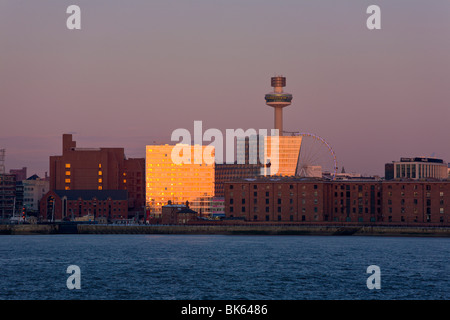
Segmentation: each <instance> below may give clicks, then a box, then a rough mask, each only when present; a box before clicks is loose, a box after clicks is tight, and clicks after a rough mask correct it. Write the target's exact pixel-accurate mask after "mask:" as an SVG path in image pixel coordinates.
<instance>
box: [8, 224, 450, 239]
mask: <svg viewBox="0 0 450 320" xmlns="http://www.w3.org/2000/svg"><path fill="white" fill-rule="evenodd" d="M38 234H80V235H81V234H208V235H211V234H217V235H321V236H323V235H329V236H351V235H353V236H416V237H450V227H448V226H391V225H389V226H383V225H331V224H327V225H325V224H322V225H320V224H317V225H299V224H297V225H296V224H284V225H283V224H277V225H268V224H251V223H248V224H218V223H203V224H189V225H138V224H136V225H115V224H104V225H102V224H76V223H54V224H19V225H11V224H9V225H0V235H38Z"/></svg>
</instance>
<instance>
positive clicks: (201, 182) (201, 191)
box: [145, 145, 214, 216]
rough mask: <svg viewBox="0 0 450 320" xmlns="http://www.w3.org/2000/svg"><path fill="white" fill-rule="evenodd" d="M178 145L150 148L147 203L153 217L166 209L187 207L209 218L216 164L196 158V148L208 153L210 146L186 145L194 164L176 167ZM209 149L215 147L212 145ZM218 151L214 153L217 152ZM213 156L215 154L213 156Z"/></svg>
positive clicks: (147, 164)
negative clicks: (180, 206)
mask: <svg viewBox="0 0 450 320" xmlns="http://www.w3.org/2000/svg"><path fill="white" fill-rule="evenodd" d="M174 147H175V146H174V145H148V146H146V165H145V166H146V169H145V172H146V174H145V175H146V204H147V207H148V208H149V209H150V214H152V215H156V216H158V215H160V214H161V211H162V206H163V205H166V204H167V203H168V201H171V202H172V204H185V203H186V201H189V207H190V208H191V209H192V210H194V211H197V212H198V213H199V214H201V215H208V214H210V213H211V209H212V202H211V201H212V198H213V197H214V164H208V163H206V162H205V161H204V159H202V160H201V161H198V160H197V159H198V158H195V161H194V151H195V148H201V150H202V154H204V151H205V148H206V147H207V146H186V149H184V150H189V149H190V151H191V156H190V159H191V160H192V161H191V162H190V163H182V164H176V163H174V161H172V149H173V148H174ZM209 148H211V147H210V146H209ZM213 152H214V151H213ZM212 155H213V153H212Z"/></svg>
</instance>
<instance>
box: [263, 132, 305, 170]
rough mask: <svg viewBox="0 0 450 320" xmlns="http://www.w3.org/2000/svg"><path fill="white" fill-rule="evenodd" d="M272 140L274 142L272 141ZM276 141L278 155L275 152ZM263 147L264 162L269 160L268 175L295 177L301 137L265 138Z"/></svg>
mask: <svg viewBox="0 0 450 320" xmlns="http://www.w3.org/2000/svg"><path fill="white" fill-rule="evenodd" d="M272 139H274V141H272ZM277 139H278V153H277V151H276V144H277V143H276V140H277ZM264 145H265V148H266V151H265V153H264V156H265V157H266V158H265V162H264V163H267V161H268V159H270V163H271V166H270V171H269V172H268V173H267V174H268V175H279V176H295V174H296V171H297V165H298V157H299V154H300V147H301V145H302V137H301V136H279V137H275V138H273V137H271V136H267V137H265V141H264ZM272 149H273V151H272Z"/></svg>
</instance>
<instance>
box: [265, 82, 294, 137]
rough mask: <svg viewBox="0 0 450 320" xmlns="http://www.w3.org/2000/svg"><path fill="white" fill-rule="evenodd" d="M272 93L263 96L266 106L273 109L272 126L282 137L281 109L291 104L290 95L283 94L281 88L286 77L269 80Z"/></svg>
mask: <svg viewBox="0 0 450 320" xmlns="http://www.w3.org/2000/svg"><path fill="white" fill-rule="evenodd" d="M271 86H272V87H273V89H274V90H273V92H271V93H268V94H266V95H265V99H266V104H267V105H268V106H271V107H272V108H274V116H275V119H274V126H275V129H278V135H279V136H282V135H283V108H284V107H287V106H289V105H290V104H291V101H292V94H290V93H284V92H283V87H285V86H286V77H283V76H275V77H272V78H271Z"/></svg>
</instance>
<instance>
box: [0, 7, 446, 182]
mask: <svg viewBox="0 0 450 320" xmlns="http://www.w3.org/2000/svg"><path fill="white" fill-rule="evenodd" d="M72 4H76V5H78V6H80V8H81V30H68V29H67V27H66V20H67V18H68V17H69V14H67V13H66V9H67V7H68V6H69V5H72ZM372 4H375V5H379V6H380V8H381V30H369V29H368V28H367V27H366V20H367V18H368V17H369V16H370V15H369V14H367V13H366V9H367V7H368V6H369V5H372ZM274 75H283V76H285V77H286V78H287V86H286V88H285V91H286V92H289V93H291V94H292V95H293V97H294V98H293V101H292V105H291V106H290V107H288V108H286V109H285V110H284V128H285V130H288V131H301V132H310V133H313V134H316V135H318V136H320V137H322V138H324V139H325V140H326V141H327V142H328V143H329V144H330V145H331V146H332V147H333V149H334V151H335V153H336V156H337V159H338V164H339V167H340V168H342V166H344V167H345V170H346V171H347V172H356V173H363V174H377V175H382V176H383V175H384V164H385V163H387V162H391V161H393V160H398V159H399V158H400V157H414V156H432V155H433V156H435V157H438V158H442V159H444V160H445V161H450V144H449V140H450V126H449V122H450V1H448V0H433V1H415V0H403V1H402V0H396V1H392V0H391V1H382V0H371V1H354V0H348V1H336V0H329V1H324V0H315V1H312V0H278V1H273V0H270V1H269V0H222V1H219V0H151V1H150V0H145V1H144V0H128V1H123V0H107V1H106V0H96V1H92V0H89V1H82V0H71V1H62V0H58V1H55V0H53V1H50V0H40V1H35V0H21V1H18V0H0V110H1V113H0V119H1V124H0V149H1V148H4V149H6V162H5V165H6V169H7V172H9V170H10V169H17V168H22V167H28V175H29V176H30V175H32V174H34V173H37V174H38V175H40V176H43V175H44V173H45V172H46V171H49V156H51V155H60V154H62V150H61V148H62V134H63V133H73V134H74V140H76V141H77V146H79V147H123V148H125V153H126V155H127V156H128V157H145V146H146V145H148V144H153V143H160V144H162V143H173V142H171V141H170V138H171V134H172V131H174V130H175V129H177V128H186V129H188V130H189V131H191V132H193V125H194V121H195V120H201V121H203V129H204V130H206V129H208V128H217V129H220V130H222V131H223V132H224V134H225V129H237V128H242V129H248V128H254V129H270V128H272V127H273V110H272V108H270V107H268V106H266V105H265V101H264V95H265V93H267V92H270V91H271V90H272V88H271V87H270V77H272V76H274ZM205 144H208V143H205Z"/></svg>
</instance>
